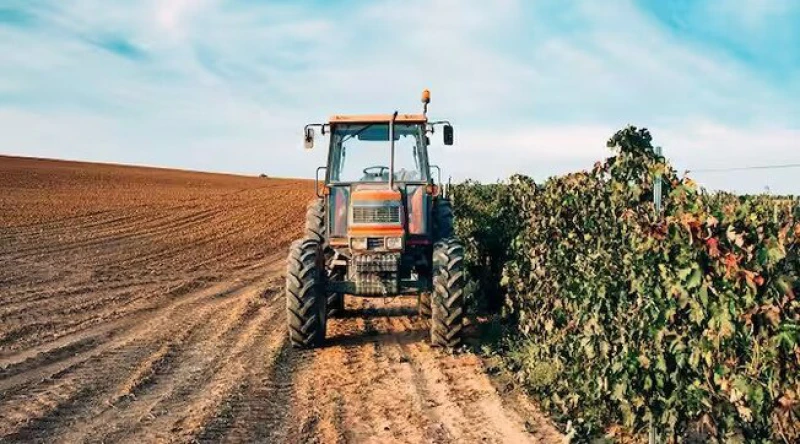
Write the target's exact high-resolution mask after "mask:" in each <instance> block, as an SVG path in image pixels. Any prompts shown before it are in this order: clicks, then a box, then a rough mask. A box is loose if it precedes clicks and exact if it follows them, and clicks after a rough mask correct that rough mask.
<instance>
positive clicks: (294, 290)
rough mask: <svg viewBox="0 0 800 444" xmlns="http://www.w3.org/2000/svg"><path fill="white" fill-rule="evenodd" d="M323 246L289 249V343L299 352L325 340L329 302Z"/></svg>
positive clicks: (301, 244) (310, 242) (303, 243)
mask: <svg viewBox="0 0 800 444" xmlns="http://www.w3.org/2000/svg"><path fill="white" fill-rule="evenodd" d="M321 259H322V252H321V249H320V244H319V242H318V241H316V240H315V239H303V240H299V241H296V242H294V243H293V244H292V246H291V248H290V249H289V259H288V267H287V270H286V317H287V320H288V324H289V341H290V342H291V344H292V346H294V347H298V348H311V347H316V346H319V345H321V344H322V343H323V341H324V340H325V325H326V323H327V315H328V313H327V298H326V297H325V294H324V288H325V287H324V284H325V282H324V280H325V272H324V269H323V262H322V260H321Z"/></svg>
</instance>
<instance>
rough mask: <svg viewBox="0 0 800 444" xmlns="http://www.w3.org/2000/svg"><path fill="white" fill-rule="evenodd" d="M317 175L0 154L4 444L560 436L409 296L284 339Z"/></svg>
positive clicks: (355, 302) (352, 309) (351, 307)
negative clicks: (434, 328) (293, 271)
mask: <svg viewBox="0 0 800 444" xmlns="http://www.w3.org/2000/svg"><path fill="white" fill-rule="evenodd" d="M312 196H313V184H312V183H311V182H308V181H298V180H282V179H259V178H246V177H238V176H227V175H215V174H205V173H192V172H179V171H170V170H157V169H148V168H133V167H120V166H108V165H93V164H82V163H69V162H58V161H45V160H33V159H20V158H8V157H0V229H1V231H0V441H2V442H5V441H47V442H52V441H61V442H135V443H140V442H163V441H178V442H192V441H204V442H206V441H208V442H218V441H224V442H290V443H298V442H324V443H328V442H376V443H384V442H414V443H416V442H437V443H438V442H513V443H518V442H556V441H558V440H559V439H560V437H559V435H558V434H557V433H556V432H555V430H554V429H552V427H550V426H549V425H548V424H547V422H546V421H545V420H544V419H542V417H541V415H539V414H538V413H537V412H536V410H535V408H534V407H532V406H531V405H530V404H529V403H527V402H526V401H525V400H524V399H519V397H517V398H518V399H516V400H514V401H513V402H512V401H510V400H509V399H507V398H506V397H504V396H501V395H500V394H499V393H498V391H497V390H496V389H495V387H494V386H493V385H492V382H491V381H490V379H489V378H488V377H487V376H486V374H485V372H484V364H483V363H482V361H481V360H480V359H479V358H478V357H476V356H474V355H472V354H469V353H462V354H457V355H451V354H448V353H445V352H441V351H439V350H433V349H431V348H430V347H429V346H428V345H427V343H426V335H427V333H426V326H425V324H424V322H423V321H422V320H420V319H418V318H417V317H416V316H415V315H414V310H413V306H414V301H413V300H411V299H398V300H394V301H392V302H391V303H387V304H385V303H384V301H382V300H363V299H355V298H351V299H349V300H348V301H347V304H348V305H347V309H348V315H347V317H346V318H344V319H336V320H331V321H330V323H329V326H328V337H329V341H328V344H327V346H326V347H324V348H322V349H318V350H313V351H307V352H300V351H296V350H292V349H290V348H288V347H287V345H286V333H285V313H284V311H285V300H284V298H283V295H282V293H281V288H282V285H283V271H284V267H285V265H284V257H285V253H286V250H287V247H288V245H289V243H290V241H291V240H292V239H293V238H295V237H297V236H298V235H299V232H300V224H301V222H302V220H303V214H304V211H305V204H306V202H307V201H308V200H309V199H310V198H311V197H312Z"/></svg>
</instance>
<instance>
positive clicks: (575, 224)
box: [452, 127, 800, 442]
mask: <svg viewBox="0 0 800 444" xmlns="http://www.w3.org/2000/svg"><path fill="white" fill-rule="evenodd" d="M608 146H609V147H610V148H612V149H613V151H614V155H613V156H612V157H610V158H608V159H607V160H605V161H604V162H598V163H597V164H595V166H594V168H592V169H591V170H589V171H583V172H578V173H574V174H568V175H565V176H561V177H555V178H551V179H549V180H547V181H546V182H544V183H543V184H536V183H534V181H533V180H532V179H530V178H527V177H523V176H515V177H512V178H511V179H510V180H509V181H508V182H506V183H501V184H491V185H481V184H478V183H474V182H467V183H463V184H459V185H455V186H453V189H452V193H453V198H454V201H455V203H456V211H457V214H456V216H457V227H456V228H457V230H458V232H459V234H460V236H461V237H462V238H463V239H465V242H466V247H467V254H468V269H469V271H470V272H471V273H472V283H471V286H472V290H473V292H472V293H473V295H474V297H475V299H476V301H475V302H476V303H477V304H478V306H482V307H484V308H488V309H490V310H496V311H501V312H502V314H503V315H504V316H503V319H504V320H505V323H504V325H505V326H506V327H505V328H506V334H505V335H504V337H503V339H502V340H501V341H499V344H498V345H497V349H496V350H498V351H499V353H500V354H501V355H503V356H504V358H505V362H507V364H508V366H509V368H510V369H511V370H512V371H513V373H514V374H515V375H516V377H517V378H518V379H519V380H520V381H521V382H522V383H524V385H525V386H526V387H527V389H528V390H529V392H530V393H531V394H533V395H534V396H535V397H536V398H537V399H538V400H539V401H540V403H541V405H542V407H543V408H544V409H545V410H546V411H548V412H549V413H550V414H551V415H553V417H554V418H555V419H556V420H558V421H559V422H560V423H561V424H562V425H564V427H565V429H566V431H567V432H569V433H573V434H576V435H577V436H578V437H581V438H590V437H601V436H606V437H609V438H613V439H620V440H624V439H629V438H633V439H641V438H642V437H643V436H645V435H646V434H647V433H649V432H650V431H651V430H655V431H657V433H658V434H659V435H661V436H662V437H666V438H668V439H680V438H691V437H695V438H698V439H703V440H705V439H720V440H724V441H728V440H738V441H747V442H754V441H769V442H776V441H777V442H798V440H800V402H799V401H798V399H799V398H800V339H799V338H800V301H798V300H797V298H796V295H797V293H798V291H800V280H798V277H799V276H800V251H799V250H800V201H798V200H796V199H794V198H791V197H789V198H787V197H781V198H775V197H770V196H735V195H731V194H726V193H707V192H705V191H704V190H702V189H699V188H698V187H697V186H696V185H695V184H694V183H693V182H692V180H691V179H689V178H687V177H679V176H678V175H677V174H676V172H675V170H674V169H673V168H672V167H671V166H670V165H669V164H668V163H667V162H666V161H665V159H664V158H663V157H661V156H658V155H657V154H656V153H655V150H654V147H653V145H652V138H651V135H650V134H649V132H648V131H647V130H644V129H637V128H634V127H629V128H626V129H624V130H622V131H619V132H617V133H616V134H615V135H614V136H613V137H612V138H611V139H610V140H609V141H608ZM657 181H660V182H661V185H662V187H661V193H662V196H661V198H662V201H663V206H662V208H661V209H657V208H656V207H655V205H654V204H653V201H654V192H655V191H654V190H657V189H658V187H656V186H655V185H656V182H657Z"/></svg>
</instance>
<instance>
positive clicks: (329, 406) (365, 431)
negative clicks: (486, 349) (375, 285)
mask: <svg viewBox="0 0 800 444" xmlns="http://www.w3.org/2000/svg"><path fill="white" fill-rule="evenodd" d="M347 305H348V306H347V308H348V311H349V314H347V315H346V316H347V317H345V318H343V319H336V320H330V321H329V328H328V345H326V347H324V348H322V349H319V350H314V351H311V352H307V353H308V354H309V355H310V356H311V359H310V362H309V363H307V364H306V365H305V366H300V367H298V370H297V375H296V377H295V384H296V387H295V396H294V404H293V405H292V413H291V415H290V418H289V419H288V420H287V422H286V424H285V431H284V432H283V435H282V438H283V439H284V441H282V442H317V441H318V442H337V443H338V442H341V443H344V442H375V443H384V442H407V443H417V442H431V443H434V442H435V443H447V442H493V443H524V442H560V440H561V435H560V434H559V433H558V432H557V431H556V430H555V429H554V428H553V427H552V426H549V425H548V424H547V422H546V421H545V420H542V421H539V423H541V424H543V425H542V429H541V430H539V432H538V433H537V435H535V436H534V435H532V434H531V433H529V432H528V431H527V428H526V420H525V419H523V418H522V417H521V416H520V414H519V413H517V411H516V410H514V408H512V406H509V405H506V404H505V403H504V402H503V400H502V398H501V396H500V395H499V394H498V392H497V391H496V389H495V388H494V386H493V385H492V384H491V382H490V380H489V378H488V376H487V375H486V374H485V372H483V366H482V363H481V361H480V359H479V358H478V357H476V356H475V355H473V354H471V353H460V354H455V355H452V354H450V353H448V352H446V351H441V350H437V349H432V348H431V347H430V346H429V345H428V343H427V340H428V336H429V333H428V328H427V325H426V323H425V322H424V321H422V320H421V319H419V318H418V317H417V316H416V315H415V314H414V311H415V306H416V304H415V301H414V300H413V299H410V298H401V299H398V300H393V301H392V302H390V303H389V304H388V305H384V303H383V302H382V301H381V300H376V299H371V300H370V299H357V298H348V301H347ZM525 414H526V417H527V415H536V414H537V413H536V412H535V411H530V410H527V411H525Z"/></svg>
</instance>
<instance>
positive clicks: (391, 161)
mask: <svg viewBox="0 0 800 444" xmlns="http://www.w3.org/2000/svg"><path fill="white" fill-rule="evenodd" d="M396 119H397V111H395V112H394V114H392V120H391V121H390V122H389V147H390V149H389V150H390V152H391V154H390V156H391V157H390V158H389V189H391V190H394V121H395V120H396Z"/></svg>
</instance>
